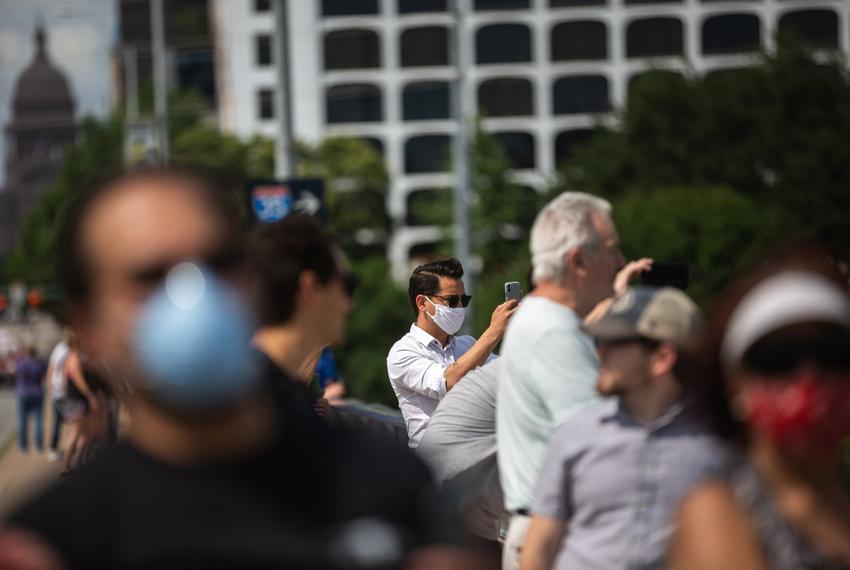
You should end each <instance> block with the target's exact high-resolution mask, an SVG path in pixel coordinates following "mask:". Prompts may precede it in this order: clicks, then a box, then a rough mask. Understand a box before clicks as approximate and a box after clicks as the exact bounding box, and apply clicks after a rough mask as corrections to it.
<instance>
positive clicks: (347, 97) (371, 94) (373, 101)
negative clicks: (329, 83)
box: [325, 83, 384, 124]
mask: <svg viewBox="0 0 850 570" xmlns="http://www.w3.org/2000/svg"><path fill="white" fill-rule="evenodd" d="M325 117H326V118H327V122H328V123H329V124H330V123H368V122H375V121H382V120H383V117H384V112H383V98H382V96H381V90H380V89H379V88H378V87H377V86H376V85H371V84H368V83H352V84H346V85H334V86H333V87H329V88H328V90H327V92H326V98H325Z"/></svg>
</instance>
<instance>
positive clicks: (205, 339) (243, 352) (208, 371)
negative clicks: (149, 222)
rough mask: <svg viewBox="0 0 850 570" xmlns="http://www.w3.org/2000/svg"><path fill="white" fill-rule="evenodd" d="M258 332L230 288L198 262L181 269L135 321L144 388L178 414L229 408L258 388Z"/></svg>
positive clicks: (161, 288) (180, 267)
mask: <svg viewBox="0 0 850 570" xmlns="http://www.w3.org/2000/svg"><path fill="white" fill-rule="evenodd" d="M253 330H254V327H253V326H252V322H251V319H250V317H249V314H248V311H247V309H246V308H245V307H244V305H243V303H242V302H241V300H240V299H239V298H238V297H237V295H236V293H235V292H234V291H233V290H232V289H231V288H230V287H228V286H227V285H225V284H224V283H222V282H221V281H219V280H218V279H217V278H216V277H215V276H214V275H212V274H211V273H210V272H208V271H206V270H205V269H202V268H200V267H198V266H197V265H195V264H193V263H181V264H180V265H177V266H176V267H174V268H173V269H172V270H171V271H170V272H169V274H168V277H167V278H166V280H165V284H164V285H163V286H162V287H160V288H159V289H158V290H157V291H156V292H155V293H154V294H153V295H151V297H150V299H149V300H148V301H147V302H146V303H145V306H144V307H143V308H142V311H141V313H140V315H139V318H138V320H137V322H136V330H135V355H136V359H137V362H138V364H139V367H140V369H141V371H142V375H143V377H144V387H143V389H144V390H145V391H147V392H148V393H150V395H151V396H152V397H153V398H154V399H155V400H156V401H157V402H160V403H161V404H163V405H165V406H167V407H169V408H171V409H173V410H175V411H177V412H187V413H203V412H209V411H216V410H221V409H226V408H228V407H230V406H231V405H233V404H234V403H235V402H237V401H238V400H239V399H240V398H241V397H243V396H245V395H246V394H247V393H248V392H250V391H251V390H252V389H253V388H254V387H255V386H257V384H258V383H259V379H260V377H259V374H258V370H259V369H258V362H257V361H256V360H255V358H254V352H253V351H252V350H251V348H250V342H251V336H252V333H253Z"/></svg>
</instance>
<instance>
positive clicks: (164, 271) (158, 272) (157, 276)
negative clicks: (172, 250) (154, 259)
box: [131, 248, 243, 285]
mask: <svg viewBox="0 0 850 570" xmlns="http://www.w3.org/2000/svg"><path fill="white" fill-rule="evenodd" d="M242 259H243V256H242V252H241V251H240V250H239V249H237V248H228V249H222V250H220V251H217V252H213V253H211V254H209V255H202V256H198V257H195V258H192V259H187V260H185V261H194V262H197V263H200V264H201V265H204V266H206V267H207V268H209V269H210V271H212V272H213V273H216V274H219V275H221V274H223V273H228V272H229V271H231V270H233V269H235V268H236V267H238V266H239V264H240V263H242ZM177 263H179V261H178V262H175V261H169V262H164V263H158V264H154V265H150V266H148V267H143V268H139V269H137V270H134V271H132V272H131V277H132V279H133V281H136V282H137V283H143V284H147V285H157V284H159V283H161V282H162V281H163V280H165V276H166V275H168V272H169V271H171V269H172V268H173V267H174V266H175V265H177Z"/></svg>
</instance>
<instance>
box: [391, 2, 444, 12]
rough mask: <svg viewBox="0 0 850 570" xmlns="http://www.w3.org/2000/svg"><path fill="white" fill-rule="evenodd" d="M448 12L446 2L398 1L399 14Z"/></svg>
mask: <svg viewBox="0 0 850 570" xmlns="http://www.w3.org/2000/svg"><path fill="white" fill-rule="evenodd" d="M446 10H447V6H446V0H398V13H399V14H415V13H418V12H445V11H446Z"/></svg>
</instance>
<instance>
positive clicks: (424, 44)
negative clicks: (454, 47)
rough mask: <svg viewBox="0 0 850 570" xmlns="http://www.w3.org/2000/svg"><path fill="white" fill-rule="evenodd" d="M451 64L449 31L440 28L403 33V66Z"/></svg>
mask: <svg viewBox="0 0 850 570" xmlns="http://www.w3.org/2000/svg"><path fill="white" fill-rule="evenodd" d="M448 64H449V31H448V30H447V29H446V28H441V27H438V26H428V27H425V28H410V29H408V30H404V31H403V32H402V33H401V66H402V67H418V66H427V65H448Z"/></svg>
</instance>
